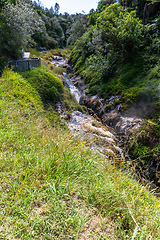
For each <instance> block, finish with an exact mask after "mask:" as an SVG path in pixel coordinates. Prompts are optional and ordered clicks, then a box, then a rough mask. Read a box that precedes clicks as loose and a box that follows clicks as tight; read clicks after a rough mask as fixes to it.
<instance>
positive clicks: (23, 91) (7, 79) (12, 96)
mask: <svg viewBox="0 0 160 240" xmlns="http://www.w3.org/2000/svg"><path fill="white" fill-rule="evenodd" d="M0 92H1V100H2V99H3V98H4V99H7V101H9V102H12V103H13V105H14V104H17V105H19V107H22V109H23V107H26V108H27V107H33V108H36V109H41V107H42V102H41V99H40V97H39V95H38V94H37V91H36V89H35V88H33V87H32V84H30V83H29V82H28V81H27V80H26V79H24V78H23V77H22V76H21V75H20V74H18V73H14V72H13V71H11V70H8V69H5V71H4V72H3V75H2V79H1V84H0Z"/></svg>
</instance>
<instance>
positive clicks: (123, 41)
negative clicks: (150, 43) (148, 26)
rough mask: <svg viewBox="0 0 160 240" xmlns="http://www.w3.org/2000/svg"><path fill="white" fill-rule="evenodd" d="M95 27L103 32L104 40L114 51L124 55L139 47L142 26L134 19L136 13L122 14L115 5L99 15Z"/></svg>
mask: <svg viewBox="0 0 160 240" xmlns="http://www.w3.org/2000/svg"><path fill="white" fill-rule="evenodd" d="M97 27H98V28H99V29H103V30H104V31H105V39H106V41H107V42H108V43H111V44H112V47H113V49H114V51H119V52H121V53H122V54H124V53H127V52H128V51H129V52H133V51H135V50H137V49H138V48H139V47H140V46H141V42H142V29H143V25H142V23H141V22H140V21H139V20H138V19H137V18H136V12H134V11H133V12H130V13H129V12H122V9H121V8H120V7H118V4H117V3H115V4H112V5H110V6H109V7H106V8H105V10H104V11H103V12H102V13H100V15H99V18H98V19H97Z"/></svg>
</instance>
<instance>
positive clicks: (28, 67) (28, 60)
mask: <svg viewBox="0 0 160 240" xmlns="http://www.w3.org/2000/svg"><path fill="white" fill-rule="evenodd" d="M28 70H30V62H29V60H28Z"/></svg>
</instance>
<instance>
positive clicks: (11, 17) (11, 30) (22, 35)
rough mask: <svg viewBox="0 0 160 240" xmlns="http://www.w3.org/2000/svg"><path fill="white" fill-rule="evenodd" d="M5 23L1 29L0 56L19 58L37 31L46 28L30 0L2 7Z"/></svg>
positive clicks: (6, 4)
mask: <svg viewBox="0 0 160 240" xmlns="http://www.w3.org/2000/svg"><path fill="white" fill-rule="evenodd" d="M2 17H3V25H2V26H1V29H0V56H6V57H7V58H18V57H19V56H20V55H21V54H22V48H25V47H26V46H27V44H28V42H29V41H30V39H31V36H32V35H33V34H34V33H35V32H42V31H43V30H45V26H44V22H43V21H42V19H41V17H40V16H39V15H38V13H37V12H35V10H34V9H33V7H32V5H31V3H30V1H24V0H22V1H17V4H16V5H13V4H10V3H9V2H8V3H5V5H4V7H3V8H2Z"/></svg>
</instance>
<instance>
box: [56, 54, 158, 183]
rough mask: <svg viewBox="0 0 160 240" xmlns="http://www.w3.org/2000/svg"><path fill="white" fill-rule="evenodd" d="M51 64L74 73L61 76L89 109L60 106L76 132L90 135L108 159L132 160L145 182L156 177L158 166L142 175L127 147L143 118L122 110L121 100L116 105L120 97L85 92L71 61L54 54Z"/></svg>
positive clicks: (99, 150) (81, 134) (80, 134)
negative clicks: (107, 96) (69, 111)
mask: <svg viewBox="0 0 160 240" xmlns="http://www.w3.org/2000/svg"><path fill="white" fill-rule="evenodd" d="M52 64H54V65H56V66H57V67H58V66H60V67H63V68H66V69H67V72H68V73H72V77H69V75H67V74H66V73H64V76H60V78H61V80H62V82H63V84H64V86H65V87H66V88H68V89H69V90H70V92H71V93H72V94H73V95H74V96H75V98H76V100H77V102H78V103H79V104H80V105H85V106H86V107H87V108H88V112H89V114H87V113H81V112H78V111H72V112H71V114H70V115H69V116H68V115H66V114H65V112H64V111H63V109H62V108H61V107H60V105H59V106H58V109H59V114H60V116H61V118H63V119H64V120H65V121H66V123H67V125H68V127H69V129H70V130H71V131H72V132H73V133H74V135H78V136H79V137H81V138H89V139H90V140H91V142H92V144H91V146H90V148H91V150H94V151H98V152H99V153H100V154H101V156H102V157H104V158H106V159H108V158H110V157H112V158H113V157H114V158H116V159H117V161H121V162H123V163H124V162H129V165H130V167H131V166H132V168H133V169H134V171H135V175H136V178H137V179H138V180H140V181H142V182H143V183H148V180H146V179H147V178H148V179H149V180H150V181H152V180H153V179H154V178H155V176H156V177H157V172H155V168H154V167H153V168H150V167H149V166H148V168H147V170H145V173H144V175H143V177H142V176H141V174H140V172H141V170H140V169H139V167H137V165H136V164H134V161H133V160H131V158H130V157H129V154H128V151H127V149H126V146H127V145H128V142H129V141H130V136H131V134H132V133H134V132H135V131H137V130H138V129H139V128H140V126H141V125H142V123H143V121H144V118H142V117H140V116H136V115H135V113H136V111H134V109H130V111H128V112H122V111H121V108H122V105H121V103H119V104H118V105H117V104H115V102H118V100H119V98H120V96H111V97H110V98H108V99H102V98H100V97H99V96H97V95H95V96H91V95H90V94H86V92H87V91H88V89H87V86H86V85H85V83H84V81H83V80H82V79H81V77H80V76H76V75H75V74H74V69H72V67H71V66H70V65H69V64H68V61H67V60H64V59H63V58H61V57H60V58H59V57H56V56H54V60H53V61H52ZM108 106H109V108H108ZM150 176H152V178H150ZM158 177H159V175H158Z"/></svg>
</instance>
